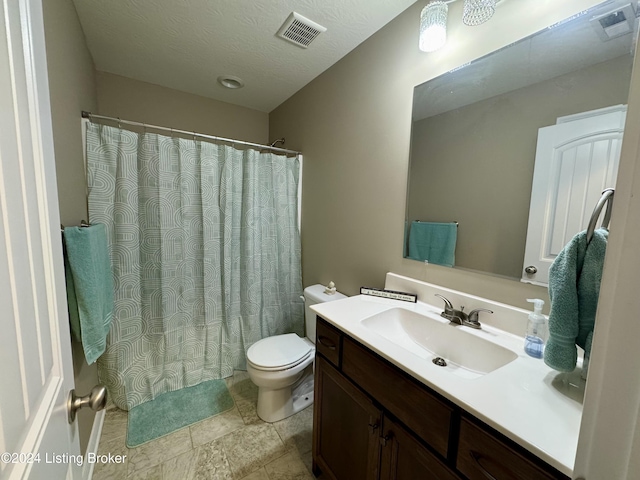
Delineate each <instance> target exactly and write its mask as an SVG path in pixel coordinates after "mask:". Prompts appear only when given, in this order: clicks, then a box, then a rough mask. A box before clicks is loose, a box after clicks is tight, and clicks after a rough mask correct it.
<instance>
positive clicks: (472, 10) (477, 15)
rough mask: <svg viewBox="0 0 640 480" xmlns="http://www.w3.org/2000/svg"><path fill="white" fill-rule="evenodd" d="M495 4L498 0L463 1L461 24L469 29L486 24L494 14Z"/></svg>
mask: <svg viewBox="0 0 640 480" xmlns="http://www.w3.org/2000/svg"><path fill="white" fill-rule="evenodd" d="M496 3H498V0H464V7H463V9H462V22H463V23H464V24H465V25H469V26H471V27H475V26H476V25H480V24H482V23H484V22H486V21H487V20H489V19H490V18H491V17H493V14H494V13H495V12H496Z"/></svg>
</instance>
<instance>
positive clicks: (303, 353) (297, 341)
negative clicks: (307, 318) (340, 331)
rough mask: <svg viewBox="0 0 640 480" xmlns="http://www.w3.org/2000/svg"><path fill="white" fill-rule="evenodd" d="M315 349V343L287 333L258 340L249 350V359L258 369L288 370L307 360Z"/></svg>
mask: <svg viewBox="0 0 640 480" xmlns="http://www.w3.org/2000/svg"><path fill="white" fill-rule="evenodd" d="M313 351H314V348H313V344H311V343H310V342H307V341H305V340H303V339H301V338H300V337H299V336H298V335H296V334H295V333H287V334H284V335H276V336H273V337H267V338H263V339H262V340H258V341H257V342H256V343H254V344H253V345H251V347H249V350H247V361H248V362H249V363H250V364H251V365H252V366H253V367H254V368H255V369H257V370H263V371H279V370H286V369H289V368H293V367H295V366H296V365H299V364H300V363H302V362H304V361H305V360H307V359H308V358H309V356H310V355H312V354H313Z"/></svg>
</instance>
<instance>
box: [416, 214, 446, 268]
mask: <svg viewBox="0 0 640 480" xmlns="http://www.w3.org/2000/svg"><path fill="white" fill-rule="evenodd" d="M457 239H458V225H456V224H455V223H453V222H451V223H438V222H412V223H411V229H410V230H409V258H411V259H413V260H420V261H422V262H423V261H425V260H426V261H427V262H429V263H435V264H437V265H444V266H447V267H453V265H454V264H455V259H456V257H455V252H456V241H457Z"/></svg>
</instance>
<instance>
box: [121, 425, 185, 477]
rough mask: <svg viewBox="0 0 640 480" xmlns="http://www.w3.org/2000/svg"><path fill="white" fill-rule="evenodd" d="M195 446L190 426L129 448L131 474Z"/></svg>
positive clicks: (158, 463)
mask: <svg viewBox="0 0 640 480" xmlns="http://www.w3.org/2000/svg"><path fill="white" fill-rule="evenodd" d="M192 448H193V445H192V443H191V434H190V433H189V429H188V428H183V429H181V430H178V431H177V432H174V433H171V434H169V435H166V436H164V437H160V438H158V439H156V440H152V441H151V442H148V443H145V444H144V445H141V446H139V447H136V448H130V449H129V470H128V472H129V474H131V473H133V472H136V471H139V470H145V469H147V468H151V467H155V466H156V465H160V464H161V463H163V462H166V461H167V460H170V459H172V458H174V457H177V456H178V455H180V454H181V453H184V452H187V451H189V450H191V449H192Z"/></svg>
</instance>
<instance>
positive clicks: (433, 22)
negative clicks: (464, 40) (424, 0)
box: [419, 0, 501, 52]
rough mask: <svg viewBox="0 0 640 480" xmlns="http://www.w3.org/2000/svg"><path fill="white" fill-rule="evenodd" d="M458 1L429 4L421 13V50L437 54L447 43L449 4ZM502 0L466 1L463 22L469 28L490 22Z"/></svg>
mask: <svg viewBox="0 0 640 480" xmlns="http://www.w3.org/2000/svg"><path fill="white" fill-rule="evenodd" d="M455 1H456V0H437V1H434V2H429V3H428V4H427V6H426V7H424V8H423V9H422V12H421V13H420V43H419V45H420V50H422V51H423V52H435V51H436V50H438V49H440V48H442V47H444V44H445V43H447V17H448V14H449V5H448V4H449V3H453V2H455ZM499 1H501V0H464V5H463V7H462V22H463V23H464V24H465V25H468V26H472V27H474V26H476V25H481V24H483V23H484V22H486V21H487V20H489V19H490V18H491V17H492V16H493V14H494V13H495V11H496V5H497V4H498V2H499Z"/></svg>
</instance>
